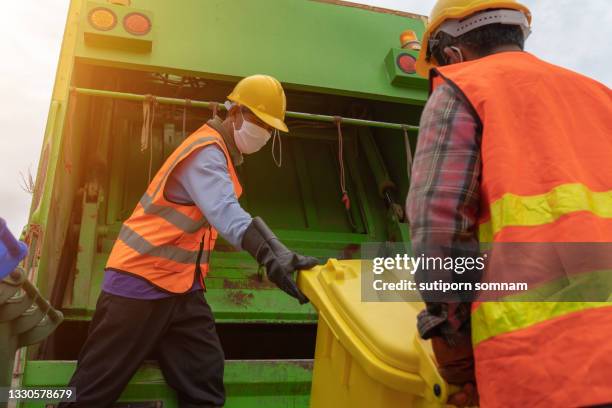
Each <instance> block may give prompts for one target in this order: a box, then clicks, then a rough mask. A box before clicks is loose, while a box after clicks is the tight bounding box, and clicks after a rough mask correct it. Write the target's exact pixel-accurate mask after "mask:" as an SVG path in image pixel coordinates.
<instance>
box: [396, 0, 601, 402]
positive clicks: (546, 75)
mask: <svg viewBox="0 0 612 408" xmlns="http://www.w3.org/2000/svg"><path fill="white" fill-rule="evenodd" d="M577 12H579V11H577ZM530 28H531V14H530V11H529V9H528V8H527V7H525V6H524V5H522V4H520V3H518V2H517V1H514V0H506V1H494V0H439V1H438V2H437V4H436V5H435V7H434V9H433V11H432V13H431V16H430V20H429V25H428V27H427V30H426V32H425V34H424V38H423V42H422V49H421V54H420V57H419V60H418V62H417V69H418V70H419V73H420V74H421V75H424V76H429V78H430V81H431V90H432V92H431V97H430V99H429V101H428V103H427V105H426V107H425V109H424V112H423V115H422V118H421V126H420V133H419V140H418V146H417V150H416V154H415V160H414V166H413V171H412V174H413V176H412V181H411V190H410V193H409V195H408V199H407V204H406V205H407V209H406V211H407V214H408V218H409V220H410V224H411V230H412V231H411V232H412V240H413V249H414V251H415V253H422V252H423V251H427V248H431V247H433V246H435V247H439V246H447V247H451V248H452V247H457V246H458V247H461V248H462V250H467V249H469V248H471V249H472V250H474V251H478V248H479V241H480V242H492V243H494V244H496V243H500V242H504V243H508V242H527V243H559V242H589V243H594V242H597V243H602V242H612V218H610V217H611V215H610V214H612V213H611V208H612V160H610V157H612V92H611V90H610V89H609V88H608V87H606V86H604V85H602V84H600V83H598V82H596V81H594V80H592V79H589V78H587V77H584V76H582V75H579V74H577V73H574V72H571V71H568V70H566V69H563V68H561V67H558V66H555V65H551V64H548V63H546V62H544V61H542V60H540V59H538V58H537V57H535V56H534V55H531V54H529V53H527V52H524V51H523V47H524V43H525V40H526V38H527V36H528V35H529V33H530ZM426 255H427V253H426ZM487 273H490V274H492V275H495V273H496V270H495V269H492V270H487ZM610 306H611V304H610V303H607V304H596V303H591V302H566V303H553V304H545V303H514V302H502V301H500V302H482V303H473V304H470V303H461V302H446V303H445V302H428V303H427V308H426V310H424V311H423V312H422V313H421V314H420V315H419V322H418V327H419V331H420V334H421V335H422V337H424V338H431V339H432V341H433V348H434V352H435V355H436V359H437V360H438V363H439V367H440V372H441V374H442V376H443V377H444V378H445V380H446V381H447V382H449V383H451V384H456V385H459V386H461V387H463V388H462V390H461V391H460V392H457V393H456V394H454V395H452V396H451V398H450V402H451V403H453V404H454V405H459V406H472V405H477V404H478V396H479V398H480V405H481V406H483V407H585V406H597V405H600V404H611V403H612V381H610V377H609V376H610V374H609V373H610V370H611V369H612V340H611V339H610V335H609V334H610V333H612V307H610Z"/></svg>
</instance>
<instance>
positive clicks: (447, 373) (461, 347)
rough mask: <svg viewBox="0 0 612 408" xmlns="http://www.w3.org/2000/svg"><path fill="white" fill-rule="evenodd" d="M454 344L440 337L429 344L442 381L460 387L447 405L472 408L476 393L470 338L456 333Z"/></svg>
mask: <svg viewBox="0 0 612 408" xmlns="http://www.w3.org/2000/svg"><path fill="white" fill-rule="evenodd" d="M453 340H454V344H453V345H452V346H451V345H449V343H448V342H447V341H446V340H445V339H444V338H443V337H440V336H434V337H432V338H431V344H432V347H433V350H434V354H435V356H436V361H437V362H438V371H440V375H441V376H442V378H444V380H445V381H446V382H447V383H449V384H452V385H457V386H459V387H461V391H458V392H456V393H453V394H452V395H451V396H450V397H449V399H448V403H449V404H450V405H455V406H457V407H472V406H477V405H478V392H477V390H476V386H475V385H474V384H475V383H476V380H475V376H474V354H473V349H472V340H471V337H470V336H469V335H467V334H462V333H457V335H456V336H455V337H454V338H453Z"/></svg>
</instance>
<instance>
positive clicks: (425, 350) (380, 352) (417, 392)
mask: <svg viewBox="0 0 612 408" xmlns="http://www.w3.org/2000/svg"><path fill="white" fill-rule="evenodd" d="M298 285H299V287H300V289H301V290H302V291H303V292H304V293H305V294H306V296H308V298H309V299H310V301H311V302H312V304H313V305H314V306H315V308H316V309H317V310H318V312H319V323H318V328H317V342H316V350H315V362H314V372H313V380H312V391H311V402H310V406H311V408H327V407H333V408H396V407H397V408H399V407H402V408H408V407H419V408H421V407H443V406H445V402H446V400H447V397H448V386H447V384H446V383H445V382H444V381H443V380H442V378H441V377H440V375H439V373H438V371H437V369H436V366H435V363H434V361H433V359H432V352H431V346H430V345H429V343H428V342H424V341H423V340H421V339H420V337H419V336H418V333H417V330H416V318H417V314H418V313H419V311H420V310H422V308H423V304H422V303H410V302H387V303H382V302H362V301H361V261H359V260H348V261H338V260H335V259H330V260H329V261H328V262H327V264H326V265H324V266H318V267H315V268H313V269H311V270H309V271H302V272H300V275H299V277H298Z"/></svg>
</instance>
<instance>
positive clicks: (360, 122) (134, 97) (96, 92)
mask: <svg viewBox="0 0 612 408" xmlns="http://www.w3.org/2000/svg"><path fill="white" fill-rule="evenodd" d="M74 90H75V91H76V92H77V93H79V94H82V95H90V96H100V97H106V98H114V99H123V100H127V101H138V102H144V101H146V100H148V99H151V98H154V100H155V101H156V102H157V103H161V104H166V105H176V106H193V107H196V108H209V109H210V108H212V107H213V105H217V108H218V109H219V110H224V109H225V106H224V105H222V104H220V103H219V102H206V101H192V100H185V99H177V98H167V97H163V96H154V95H138V94H133V93H126V92H113V91H105V90H102V89H87V88H74ZM286 116H287V117H288V118H295V119H304V120H312V121H315V122H325V123H336V121H340V123H341V124H343V125H353V126H367V127H375V128H383V129H396V130H418V129H419V127H418V126H413V125H406V124H401V123H387V122H379V121H376V120H366V119H355V118H344V117H341V116H330V115H319V114H316V113H303V112H291V111H288V112H287V113H286Z"/></svg>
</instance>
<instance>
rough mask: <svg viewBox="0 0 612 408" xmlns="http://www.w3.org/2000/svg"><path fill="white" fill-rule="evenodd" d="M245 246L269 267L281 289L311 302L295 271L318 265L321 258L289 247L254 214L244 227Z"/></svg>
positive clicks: (305, 301) (298, 298) (267, 269)
mask: <svg viewBox="0 0 612 408" xmlns="http://www.w3.org/2000/svg"><path fill="white" fill-rule="evenodd" d="M242 248H244V250H246V251H247V252H248V253H250V254H251V255H252V256H253V258H255V259H256V260H257V262H258V263H259V264H260V265H264V266H265V267H266V273H267V275H268V279H270V281H272V282H274V283H275V284H276V286H278V288H279V289H281V290H282V291H284V292H285V293H287V294H289V295H290V296H293V297H294V298H296V299H297V300H299V302H300V304H304V303H307V302H308V298H307V297H306V296H304V294H303V293H302V292H301V291H300V290H299V289H298V287H297V285H296V283H295V280H294V279H293V273H294V272H296V271H298V270H301V269H310V268H312V267H313V266H315V265H317V264H318V263H319V261H318V260H317V259H316V258H313V257H311V256H303V255H300V254H297V253H295V252H293V251H291V250H289V249H288V248H287V247H286V246H285V245H283V243H282V242H280V241H279V239H278V238H277V237H276V235H274V233H273V232H272V231H271V230H270V228H268V226H267V225H266V223H265V222H263V220H262V219H261V218H259V217H255V218H253V222H251V225H249V227H248V228H247V230H246V231H245V233H244V237H243V238H242Z"/></svg>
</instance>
